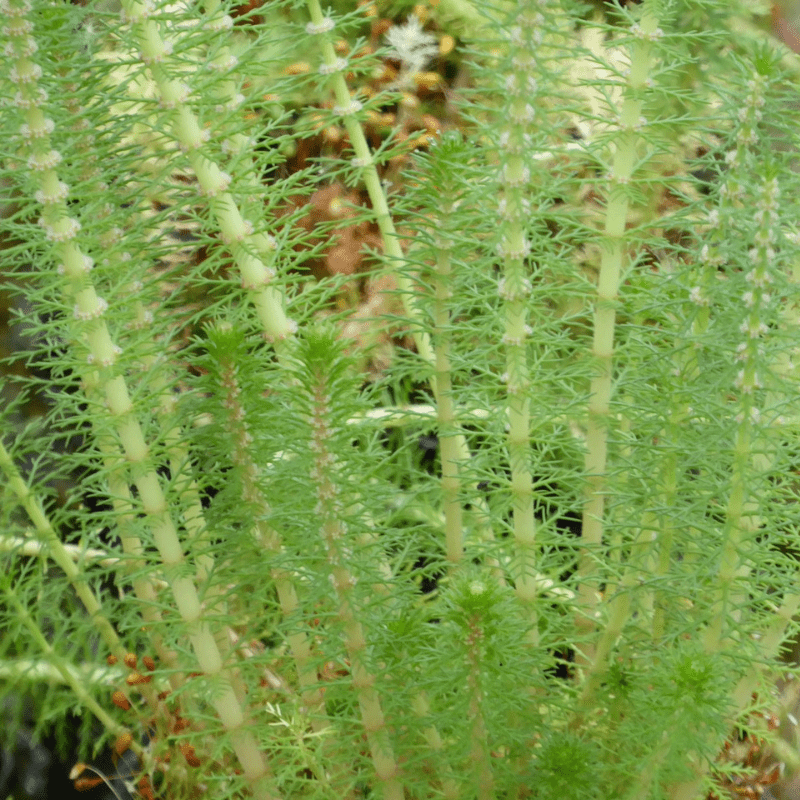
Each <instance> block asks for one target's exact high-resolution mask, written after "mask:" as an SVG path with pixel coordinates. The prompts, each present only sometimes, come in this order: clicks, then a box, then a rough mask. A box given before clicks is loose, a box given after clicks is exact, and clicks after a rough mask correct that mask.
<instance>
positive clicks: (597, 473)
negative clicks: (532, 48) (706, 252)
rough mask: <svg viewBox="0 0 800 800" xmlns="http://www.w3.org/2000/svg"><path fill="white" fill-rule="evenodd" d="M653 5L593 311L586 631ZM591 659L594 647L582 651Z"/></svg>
mask: <svg viewBox="0 0 800 800" xmlns="http://www.w3.org/2000/svg"><path fill="white" fill-rule="evenodd" d="M653 5H654V4H653V3H652V2H645V4H644V9H643V13H642V18H641V22H640V23H639V24H638V26H636V27H635V29H634V30H633V31H632V32H633V33H634V34H635V35H636V37H637V39H638V41H637V42H636V44H635V45H634V46H633V47H632V49H631V66H630V72H629V75H628V81H627V85H626V87H625V99H624V100H623V102H622V107H621V108H620V128H619V132H618V134H617V137H616V145H615V149H614V157H613V161H612V167H611V174H610V176H609V180H610V184H611V186H610V189H609V193H608V197H607V203H606V218H605V225H604V230H603V233H604V236H603V253H602V257H601V262H600V276H599V279H598V283H597V300H596V302H595V311H594V334H593V338H592V356H593V359H594V364H595V370H596V371H595V376H594V378H592V381H591V386H590V388H589V408H588V418H587V429H586V457H585V464H584V466H585V469H586V481H587V484H586V499H585V503H584V507H583V519H582V533H581V542H582V545H583V552H582V555H581V558H580V562H579V567H578V579H579V582H580V590H579V595H580V601H581V606H582V618H581V619H580V620H579V624H580V626H581V627H582V628H584V629H585V630H587V631H590V630H592V629H593V628H594V627H595V624H596V617H595V615H596V609H597V606H598V603H599V596H598V593H597V591H598V590H597V586H596V579H595V574H596V572H597V568H596V564H597V559H598V558H599V552H598V551H599V548H600V545H601V544H602V542H603V529H604V519H605V496H606V480H607V477H606V473H607V460H608V428H609V425H610V424H611V387H612V378H613V356H614V326H615V320H616V307H617V298H618V292H619V283H620V275H621V273H622V268H623V263H624V260H625V256H626V249H627V248H626V237H625V225H626V221H627V216H628V192H627V189H626V186H627V184H628V183H629V181H630V179H631V177H632V175H633V171H634V166H635V163H636V160H637V145H638V144H639V142H640V141H641V136H640V135H639V133H638V129H639V128H640V126H641V125H642V119H641V114H642V106H643V102H642V99H641V95H642V92H643V91H645V87H646V84H647V81H648V79H649V77H650V71H651V63H652V49H653V45H652V42H653V40H654V39H656V38H657V37H658V36H659V35H660V34H661V32H660V29H659V28H658V19H657V18H656V16H655V14H654V13H653V11H652V7H653ZM583 652H584V654H585V655H588V656H589V657H591V645H590V644H587V645H586V646H585V647H584V648H583Z"/></svg>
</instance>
